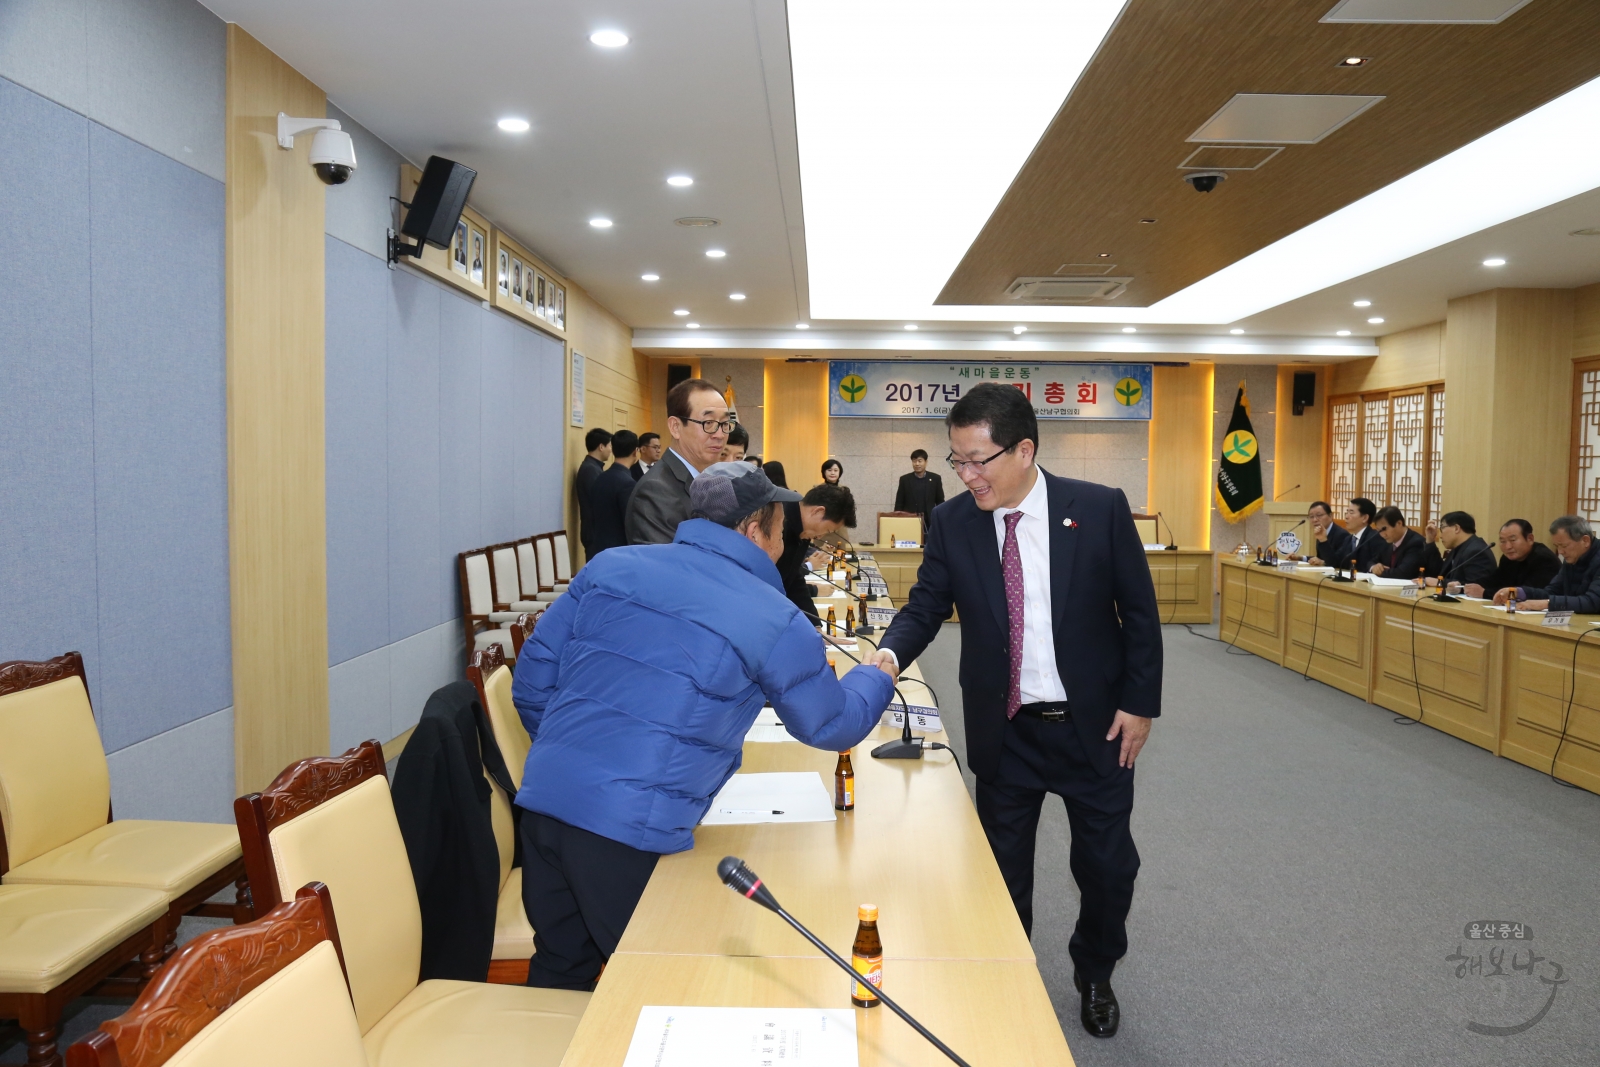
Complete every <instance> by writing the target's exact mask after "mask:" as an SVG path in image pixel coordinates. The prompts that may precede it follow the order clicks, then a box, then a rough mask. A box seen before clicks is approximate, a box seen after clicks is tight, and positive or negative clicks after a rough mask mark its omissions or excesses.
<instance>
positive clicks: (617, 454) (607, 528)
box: [587, 430, 639, 559]
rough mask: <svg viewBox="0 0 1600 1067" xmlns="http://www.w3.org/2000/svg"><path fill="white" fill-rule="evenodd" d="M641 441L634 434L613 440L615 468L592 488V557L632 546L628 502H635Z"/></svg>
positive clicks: (603, 473) (629, 432)
mask: <svg viewBox="0 0 1600 1067" xmlns="http://www.w3.org/2000/svg"><path fill="white" fill-rule="evenodd" d="M638 449H639V438H638V437H636V436H635V435H634V433H633V431H632V430H618V431H617V432H616V433H615V434H613V435H612V437H611V466H609V467H607V468H606V469H605V470H603V471H601V472H600V476H599V477H598V478H596V479H595V480H594V481H593V482H592V483H591V484H590V486H589V523H590V526H589V530H590V535H589V545H588V549H587V552H588V556H589V558H590V559H594V558H595V557H596V556H598V555H599V554H600V553H602V552H604V551H605V550H606V549H608V548H621V547H622V546H623V545H625V544H627V543H628V522H627V520H628V501H629V500H632V499H633V487H634V486H635V485H636V484H638V483H636V482H635V481H634V480H633V468H634V466H635V465H636V464H637V463H638V461H639V452H638Z"/></svg>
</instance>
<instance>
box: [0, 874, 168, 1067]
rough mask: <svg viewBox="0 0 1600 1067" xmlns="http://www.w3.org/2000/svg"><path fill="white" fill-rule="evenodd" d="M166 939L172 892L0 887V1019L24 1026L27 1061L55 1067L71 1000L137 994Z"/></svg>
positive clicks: (90, 887) (93, 887)
mask: <svg viewBox="0 0 1600 1067" xmlns="http://www.w3.org/2000/svg"><path fill="white" fill-rule="evenodd" d="M166 941H167V897H166V894H164V893H159V892H157V891H155V890H154V889H129V888H126V887H124V886H100V885H0V1019H6V1018H10V1019H16V1020H17V1021H18V1022H19V1023H20V1024H21V1025H22V1029H23V1032H24V1035H25V1037H26V1042H27V1047H28V1063H30V1064H36V1065H40V1067H57V1065H59V1064H60V1063H61V1056H60V1054H59V1053H58V1052H57V1051H56V1036H57V1035H58V1034H59V1033H60V1029H61V1013H62V1011H63V1009H65V1008H66V1006H67V1004H68V1003H69V1002H70V1001H71V1000H72V999H73V998H75V997H79V996H82V995H84V994H86V993H89V992H94V993H97V994H110V995H113V996H117V995H122V996H127V995H131V994H132V993H133V992H135V991H136V990H137V989H138V983H139V982H141V981H143V980H144V979H146V978H148V977H149V976H150V975H153V974H154V973H155V972H156V971H157V969H159V968H160V966H161V960H162V958H163V955H164V953H163V950H164V949H165V947H166ZM119 978H120V979H123V980H122V981H120V982H119V981H118V979H119ZM108 986H109V988H107V987H108Z"/></svg>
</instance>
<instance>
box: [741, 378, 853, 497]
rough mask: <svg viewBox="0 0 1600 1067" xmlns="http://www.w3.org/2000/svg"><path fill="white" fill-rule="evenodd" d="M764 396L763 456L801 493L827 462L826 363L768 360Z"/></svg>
mask: <svg viewBox="0 0 1600 1067" xmlns="http://www.w3.org/2000/svg"><path fill="white" fill-rule="evenodd" d="M765 393H766V396H765V398H764V399H765V404H764V406H763V407H762V409H761V419H762V423H761V439H762V443H763V446H764V447H765V448H766V452H764V453H762V458H763V459H765V460H774V459H775V460H777V461H778V462H779V463H782V464H783V471H784V474H785V475H786V476H787V477H788V479H789V485H790V487H791V488H794V489H797V490H798V491H800V492H805V491H806V490H807V489H809V488H810V487H811V486H813V485H815V484H816V483H817V482H819V481H821V475H820V474H818V473H817V472H818V471H820V470H821V469H822V463H823V461H824V460H826V459H827V458H828V365H827V363H824V362H817V363H790V362H788V361H787V360H782V359H769V360H767V361H766V380H765ZM861 518H864V516H858V519H861Z"/></svg>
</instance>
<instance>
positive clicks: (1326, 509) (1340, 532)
mask: <svg viewBox="0 0 1600 1067" xmlns="http://www.w3.org/2000/svg"><path fill="white" fill-rule="evenodd" d="M1358 514H1359V513H1358ZM1306 518H1307V519H1308V520H1310V522H1311V536H1312V537H1313V538H1315V539H1316V548H1315V550H1314V551H1313V552H1312V554H1311V559H1310V560H1309V561H1308V562H1310V563H1314V564H1317V565H1318V566H1323V565H1326V566H1329V567H1347V566H1349V565H1350V561H1351V560H1352V559H1354V558H1355V547H1356V543H1355V540H1354V539H1353V538H1352V537H1351V536H1350V534H1349V533H1348V532H1346V531H1345V528H1344V527H1343V526H1340V525H1339V524H1338V523H1336V522H1334V521H1333V506H1332V505H1331V504H1329V503H1328V502H1327V501H1326V500H1318V501H1316V502H1315V503H1314V504H1312V505H1311V506H1310V507H1309V508H1307V509H1306Z"/></svg>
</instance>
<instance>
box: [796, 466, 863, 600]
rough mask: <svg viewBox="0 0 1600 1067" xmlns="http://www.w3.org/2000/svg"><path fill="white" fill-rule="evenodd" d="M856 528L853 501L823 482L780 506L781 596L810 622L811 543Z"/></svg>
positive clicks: (843, 491) (839, 488) (838, 487)
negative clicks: (808, 563)
mask: <svg viewBox="0 0 1600 1067" xmlns="http://www.w3.org/2000/svg"><path fill="white" fill-rule="evenodd" d="M855 525H856V500H855V497H854V496H852V495H851V493H850V490H849V489H847V488H845V487H844V486H842V485H829V484H828V483H827V482H822V483H821V484H819V485H814V486H812V487H811V489H810V491H809V492H807V493H806V495H805V496H803V497H801V498H800V499H799V500H795V501H789V502H787V503H785V504H784V505H783V555H781V556H779V557H778V577H780V578H782V579H783V595H784V596H786V597H788V598H789V603H791V604H793V605H794V606H795V607H797V608H799V609H800V614H802V615H804V616H805V617H806V618H808V619H810V620H811V621H812V622H816V621H817V605H816V601H814V600H812V599H811V583H810V582H807V581H806V557H807V556H809V555H811V542H812V541H814V540H818V539H821V538H824V537H827V536H829V535H831V534H836V533H838V532H839V530H840V529H842V528H843V527H846V526H848V527H850V528H851V529H854V528H855ZM865 621H866V620H865V619H863V620H862V622H865Z"/></svg>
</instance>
